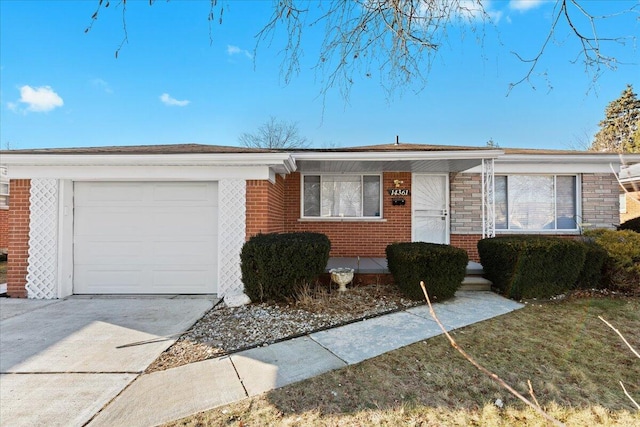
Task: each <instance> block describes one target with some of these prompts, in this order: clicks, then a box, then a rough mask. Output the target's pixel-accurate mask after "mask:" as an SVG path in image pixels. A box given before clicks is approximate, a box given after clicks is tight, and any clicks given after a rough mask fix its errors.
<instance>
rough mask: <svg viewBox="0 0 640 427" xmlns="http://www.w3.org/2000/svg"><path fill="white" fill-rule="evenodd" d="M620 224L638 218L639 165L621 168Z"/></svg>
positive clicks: (639, 207)
mask: <svg viewBox="0 0 640 427" xmlns="http://www.w3.org/2000/svg"><path fill="white" fill-rule="evenodd" d="M619 178H620V185H621V186H622V190H624V191H623V192H622V193H621V194H620V222H621V223H622V222H625V221H628V220H630V219H633V218H637V217H640V163H636V164H634V165H629V166H626V167H623V168H622V169H621V170H620V174H619Z"/></svg>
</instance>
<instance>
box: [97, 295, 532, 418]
mask: <svg viewBox="0 0 640 427" xmlns="http://www.w3.org/2000/svg"><path fill="white" fill-rule="evenodd" d="M522 307H523V305H522V304H519V303H517V302H514V301H511V300H507V299H505V298H502V297H500V296H498V295H496V294H494V293H491V292H465V291H459V292H458V293H457V294H456V297H455V298H454V299H452V300H450V301H447V302H444V303H440V304H436V305H434V308H435V311H436V314H437V316H438V318H439V319H440V320H441V321H442V323H443V324H444V325H445V326H446V327H447V328H448V329H449V330H451V329H456V328H460V327H463V326H467V325H470V324H472V323H476V322H479V321H482V320H486V319H489V318H492V317H496V316H500V315H502V314H505V313H508V312H510V311H513V310H516V309H519V308H522ZM441 333H442V331H441V330H440V328H439V327H438V325H437V324H436V323H435V321H434V320H433V319H432V318H431V316H430V314H429V310H428V307H425V306H420V307H414V308H411V309H408V310H406V311H401V312H397V313H393V314H388V315H385V316H381V317H378V318H374V319H370V320H365V321H362V322H356V323H352V324H349V325H346V326H341V327H338V328H334V329H330V330H326V331H322V332H317V333H313V334H310V335H307V336H304V337H301V338H295V339H291V340H288V341H283V342H280V343H277V344H273V345H270V346H267V347H259V348H254V349H251V350H247V351H243V352H240V353H235V354H233V355H231V356H224V357H220V358H216V359H210V360H206V361H203V362H197V363H192V364H189V365H185V366H181V367H178V368H173V369H169V370H166V371H161V372H154V373H151V374H147V375H141V376H139V377H138V378H137V379H136V380H135V381H133V382H132V383H131V385H130V386H129V387H128V388H126V389H125V390H124V391H123V392H122V393H121V394H120V395H119V396H118V397H117V398H116V399H114V400H113V401H112V402H111V403H110V404H108V405H107V406H106V407H105V408H104V409H102V411H100V412H99V413H98V414H97V416H96V417H95V418H93V420H92V421H91V422H90V423H89V426H91V427H96V426H132V427H134V426H144V427H146V426H154V425H157V424H161V423H165V422H168V421H172V420H176V419H178V418H182V417H185V416H188V415H191V414H195V413H197V412H200V411H205V410H207V409H211V408H215V407H217V406H221V405H225V404H228V403H232V402H236V401H239V400H242V399H245V398H247V397H250V396H255V395H258V394H261V393H264V392H266V391H269V390H273V389H275V388H278V387H282V386H285V385H287V384H292V383H295V382H298V381H302V380H304V379H307V378H311V377H313V376H316V375H320V374H322V373H325V372H328V371H331V370H334V369H339V368H342V367H345V366H347V365H352V364H355V363H359V362H362V361H363V360H367V359H370V358H372V357H376V356H379V355H381V354H383V353H386V352H388V351H391V350H395V349H397V348H400V347H403V346H406V345H409V344H412V343H415V342H418V341H422V340H425V339H427V338H431V337H434V336H436V335H440V334H441Z"/></svg>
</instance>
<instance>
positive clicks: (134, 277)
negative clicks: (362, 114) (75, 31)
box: [2, 143, 640, 305]
mask: <svg viewBox="0 0 640 427" xmlns="http://www.w3.org/2000/svg"><path fill="white" fill-rule="evenodd" d="M631 157H633V158H631ZM626 161H632V162H640V156H638V155H633V156H629V158H627V159H626ZM2 163H3V164H5V165H6V166H7V167H8V171H9V178H10V208H9V211H8V212H9V215H8V247H9V262H8V280H7V282H8V283H7V288H8V294H9V296H12V297H29V298H63V297H66V296H68V295H72V294H146V293H148V294H217V295H218V296H220V297H224V298H225V301H226V302H227V303H228V304H231V305H234V304H242V303H246V302H247V301H248V299H247V297H246V296H245V295H244V294H243V285H242V282H241V273H240V258H239V253H240V250H241V248H242V245H243V243H244V242H245V241H246V240H247V239H248V238H250V237H251V236H253V235H255V234H257V233H270V232H291V231H314V232H321V233H325V234H326V235H327V236H328V237H329V239H330V240H331V243H332V249H331V256H332V257H356V256H360V257H384V256H385V247H386V246H387V245H388V244H389V243H392V242H398V241H428V242H435V243H449V244H452V245H454V246H458V247H461V248H464V249H466V250H467V251H468V253H469V256H470V258H471V259H474V260H477V259H478V254H477V249H476V243H477V241H478V240H479V239H481V238H482V237H483V236H489V237H491V236H494V235H496V234H508V233H536V234H551V235H563V236H567V235H569V236H572V235H578V234H579V233H580V232H581V229H582V227H586V226H588V227H606V228H612V227H614V226H615V225H617V224H618V223H619V194H620V190H619V185H618V181H617V178H616V176H615V174H614V173H613V172H614V171H615V172H616V173H617V172H618V171H619V170H620V158H619V156H618V155H612V154H602V153H592V152H575V151H550V150H520V149H504V150H503V149H494V148H478V147H454V146H434V145H417V144H404V143H403V144H387V145H375V146H366V147H352V148H336V149H306V150H298V151H284V150H260V149H247V148H239V147H223V146H208V145H197V144H186V145H168V146H141V147H103V148H76V149H38V150H14V151H5V152H3V153H2Z"/></svg>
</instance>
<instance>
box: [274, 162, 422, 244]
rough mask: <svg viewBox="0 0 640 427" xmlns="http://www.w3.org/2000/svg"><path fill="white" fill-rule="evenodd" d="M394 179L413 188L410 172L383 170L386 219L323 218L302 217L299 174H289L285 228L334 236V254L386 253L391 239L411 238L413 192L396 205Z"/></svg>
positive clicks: (285, 201)
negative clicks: (390, 190)
mask: <svg viewBox="0 0 640 427" xmlns="http://www.w3.org/2000/svg"><path fill="white" fill-rule="evenodd" d="M394 179H400V180H402V181H404V183H403V184H402V188H411V173H410V172H387V173H384V174H383V178H382V189H383V199H382V203H383V205H382V212H383V219H384V221H380V220H375V221H357V220H345V221H336V220H332V221H322V220H300V185H301V179H300V174H299V173H297V172H296V173H293V174H291V175H288V176H287V177H286V179H285V181H284V182H285V185H284V190H285V191H284V216H285V223H284V227H285V231H287V232H293V231H310V232H317V233H324V234H326V235H327V236H328V237H329V240H331V256H334V257H340V256H344V257H354V256H362V257H385V256H386V255H385V248H386V247H387V245H388V244H389V243H393V242H410V241H411V196H409V197H405V200H406V205H404V206H393V205H392V204H391V196H389V194H388V192H387V189H389V188H393V187H394V184H393V180H394Z"/></svg>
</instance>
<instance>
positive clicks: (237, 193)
mask: <svg viewBox="0 0 640 427" xmlns="http://www.w3.org/2000/svg"><path fill="white" fill-rule="evenodd" d="M246 190H247V187H246V181H244V180H240V179H223V180H220V181H219V182H218V198H219V200H221V201H222V202H221V203H219V210H220V211H219V212H218V221H219V224H218V230H219V232H218V269H219V273H218V278H219V280H218V296H224V301H225V303H226V304H227V305H229V306H235V305H242V304H246V303H248V302H249V298H248V297H247V296H246V295H245V294H244V291H243V290H244V285H243V284H242V273H241V271H240V251H241V250H242V245H243V244H244V241H245V232H246V231H245V216H246V205H245V201H246Z"/></svg>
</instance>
